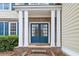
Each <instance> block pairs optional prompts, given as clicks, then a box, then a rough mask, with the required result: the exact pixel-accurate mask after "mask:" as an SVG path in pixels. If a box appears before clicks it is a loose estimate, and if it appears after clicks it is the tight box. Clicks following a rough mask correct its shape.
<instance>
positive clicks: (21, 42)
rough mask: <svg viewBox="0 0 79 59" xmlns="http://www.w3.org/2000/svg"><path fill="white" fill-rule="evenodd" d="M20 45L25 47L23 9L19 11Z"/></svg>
mask: <svg viewBox="0 0 79 59" xmlns="http://www.w3.org/2000/svg"><path fill="white" fill-rule="evenodd" d="M18 44H19V45H18V46H19V47H23V15H22V11H19V43H18Z"/></svg>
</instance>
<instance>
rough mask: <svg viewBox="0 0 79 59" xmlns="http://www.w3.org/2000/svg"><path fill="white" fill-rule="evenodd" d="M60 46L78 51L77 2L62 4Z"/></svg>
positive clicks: (78, 8)
mask: <svg viewBox="0 0 79 59" xmlns="http://www.w3.org/2000/svg"><path fill="white" fill-rule="evenodd" d="M62 46H64V47H66V48H69V49H71V50H72V51H75V52H78V53H79V4H77V3H65V4H62Z"/></svg>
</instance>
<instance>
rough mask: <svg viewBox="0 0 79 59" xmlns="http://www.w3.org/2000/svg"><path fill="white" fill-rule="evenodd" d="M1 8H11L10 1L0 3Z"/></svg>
mask: <svg viewBox="0 0 79 59" xmlns="http://www.w3.org/2000/svg"><path fill="white" fill-rule="evenodd" d="M0 10H11V4H10V3H0Z"/></svg>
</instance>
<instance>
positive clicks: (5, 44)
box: [0, 35, 18, 51]
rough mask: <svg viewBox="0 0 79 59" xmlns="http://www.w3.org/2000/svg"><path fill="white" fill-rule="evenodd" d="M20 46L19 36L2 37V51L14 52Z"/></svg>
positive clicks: (0, 40) (0, 37) (0, 43)
mask: <svg viewBox="0 0 79 59" xmlns="http://www.w3.org/2000/svg"><path fill="white" fill-rule="evenodd" d="M17 45H18V36H15V35H11V36H0V51H8V50H10V51H11V50H13V49H14V47H16V46H17Z"/></svg>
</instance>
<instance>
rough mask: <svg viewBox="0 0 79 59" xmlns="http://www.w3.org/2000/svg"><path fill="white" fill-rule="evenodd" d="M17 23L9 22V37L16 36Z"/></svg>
mask: <svg viewBox="0 0 79 59" xmlns="http://www.w3.org/2000/svg"><path fill="white" fill-rule="evenodd" d="M16 27H17V23H16V22H10V35H16V34H17V28H16Z"/></svg>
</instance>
